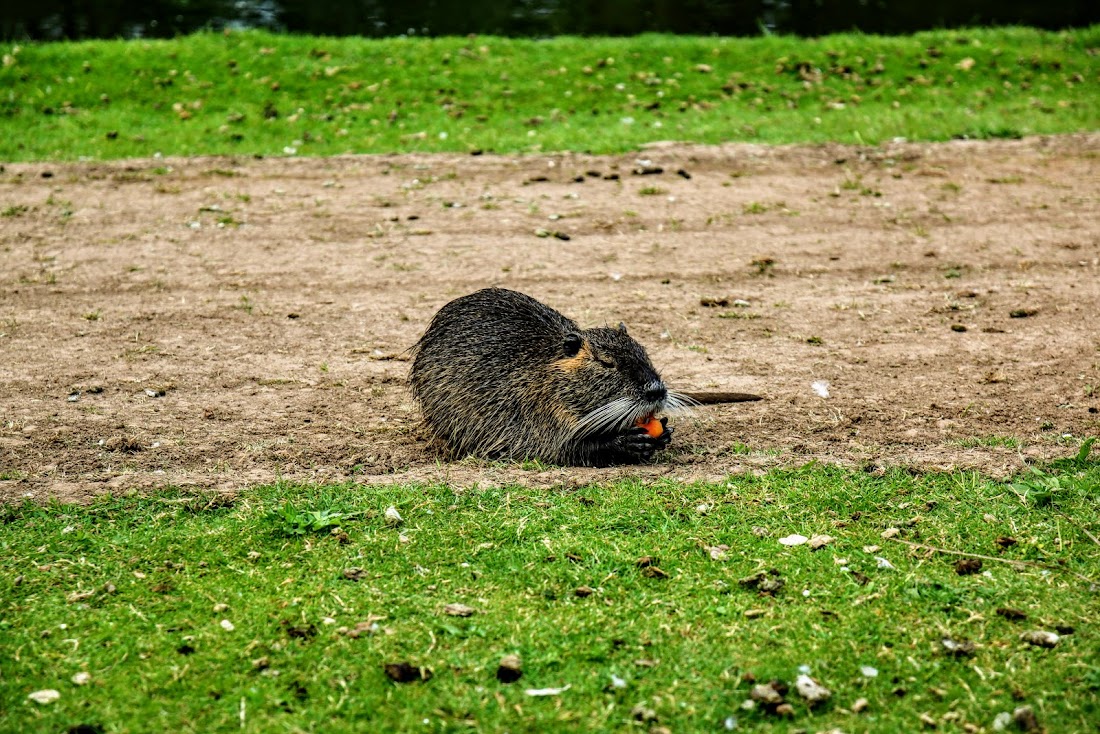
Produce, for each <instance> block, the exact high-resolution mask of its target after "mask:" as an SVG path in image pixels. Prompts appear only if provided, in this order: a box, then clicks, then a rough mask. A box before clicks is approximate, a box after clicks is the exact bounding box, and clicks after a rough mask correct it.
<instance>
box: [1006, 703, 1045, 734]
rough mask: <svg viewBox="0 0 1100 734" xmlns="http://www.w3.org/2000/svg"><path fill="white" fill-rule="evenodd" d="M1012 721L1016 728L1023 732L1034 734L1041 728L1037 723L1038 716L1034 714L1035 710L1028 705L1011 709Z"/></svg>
mask: <svg viewBox="0 0 1100 734" xmlns="http://www.w3.org/2000/svg"><path fill="white" fill-rule="evenodd" d="M1012 721H1013V723H1015V724H1016V728H1017V729H1019V730H1020V731H1022V732H1024V733H1025V734H1035V733H1036V732H1041V731H1042V730H1043V727H1042V726H1040V725H1039V718H1038V717H1037V716H1036V715H1035V710H1034V709H1032V708H1031V707H1030V706H1020V707H1019V708H1017V709H1016V710H1015V711H1013V712H1012Z"/></svg>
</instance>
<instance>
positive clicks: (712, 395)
mask: <svg viewBox="0 0 1100 734" xmlns="http://www.w3.org/2000/svg"><path fill="white" fill-rule="evenodd" d="M679 394H680V395H683V396H685V397H687V398H689V399H690V400H691V401H693V402H694V403H695V404H696V405H717V404H719V403H751V402H753V401H755V400H763V399H764V398H762V397H760V396H759V395H753V394H752V393H747V392H686V391H680V392H679Z"/></svg>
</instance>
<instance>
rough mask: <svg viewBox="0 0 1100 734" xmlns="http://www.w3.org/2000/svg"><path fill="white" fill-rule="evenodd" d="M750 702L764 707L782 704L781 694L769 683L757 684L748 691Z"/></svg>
mask: <svg viewBox="0 0 1100 734" xmlns="http://www.w3.org/2000/svg"><path fill="white" fill-rule="evenodd" d="M749 696H750V697H751V698H752V700H754V701H756V702H758V703H762V704H764V705H765V706H776V705H778V704H781V703H783V694H782V693H780V692H779V691H777V690H776V689H775V688H774V687H773V686H772V684H771V683H757V684H756V685H755V686H753V687H752V690H751V691H749Z"/></svg>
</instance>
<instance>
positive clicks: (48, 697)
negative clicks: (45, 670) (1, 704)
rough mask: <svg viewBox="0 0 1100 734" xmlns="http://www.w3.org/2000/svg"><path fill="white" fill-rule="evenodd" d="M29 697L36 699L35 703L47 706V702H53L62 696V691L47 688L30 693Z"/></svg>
mask: <svg viewBox="0 0 1100 734" xmlns="http://www.w3.org/2000/svg"><path fill="white" fill-rule="evenodd" d="M27 698H29V699H30V700H32V701H34V702H35V703H40V704H42V705H43V706H45V705H46V704H48V703H53V702H54V701H56V700H57V699H59V698H61V693H60V691H55V690H54V689H52V688H47V689H45V690H42V691H35V692H34V693H28V694H27Z"/></svg>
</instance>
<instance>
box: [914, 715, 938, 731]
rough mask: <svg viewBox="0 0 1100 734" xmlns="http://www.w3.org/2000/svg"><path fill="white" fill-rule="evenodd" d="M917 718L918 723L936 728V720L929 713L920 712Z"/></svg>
mask: <svg viewBox="0 0 1100 734" xmlns="http://www.w3.org/2000/svg"><path fill="white" fill-rule="evenodd" d="M918 718H920V723H922V724H924V725H925V726H927V727H928V728H929V729H935V728H936V720H935V719H933V718H932V716H931V715H929V714H926V713H925V714H921V715H920V716H919V717H918Z"/></svg>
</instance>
